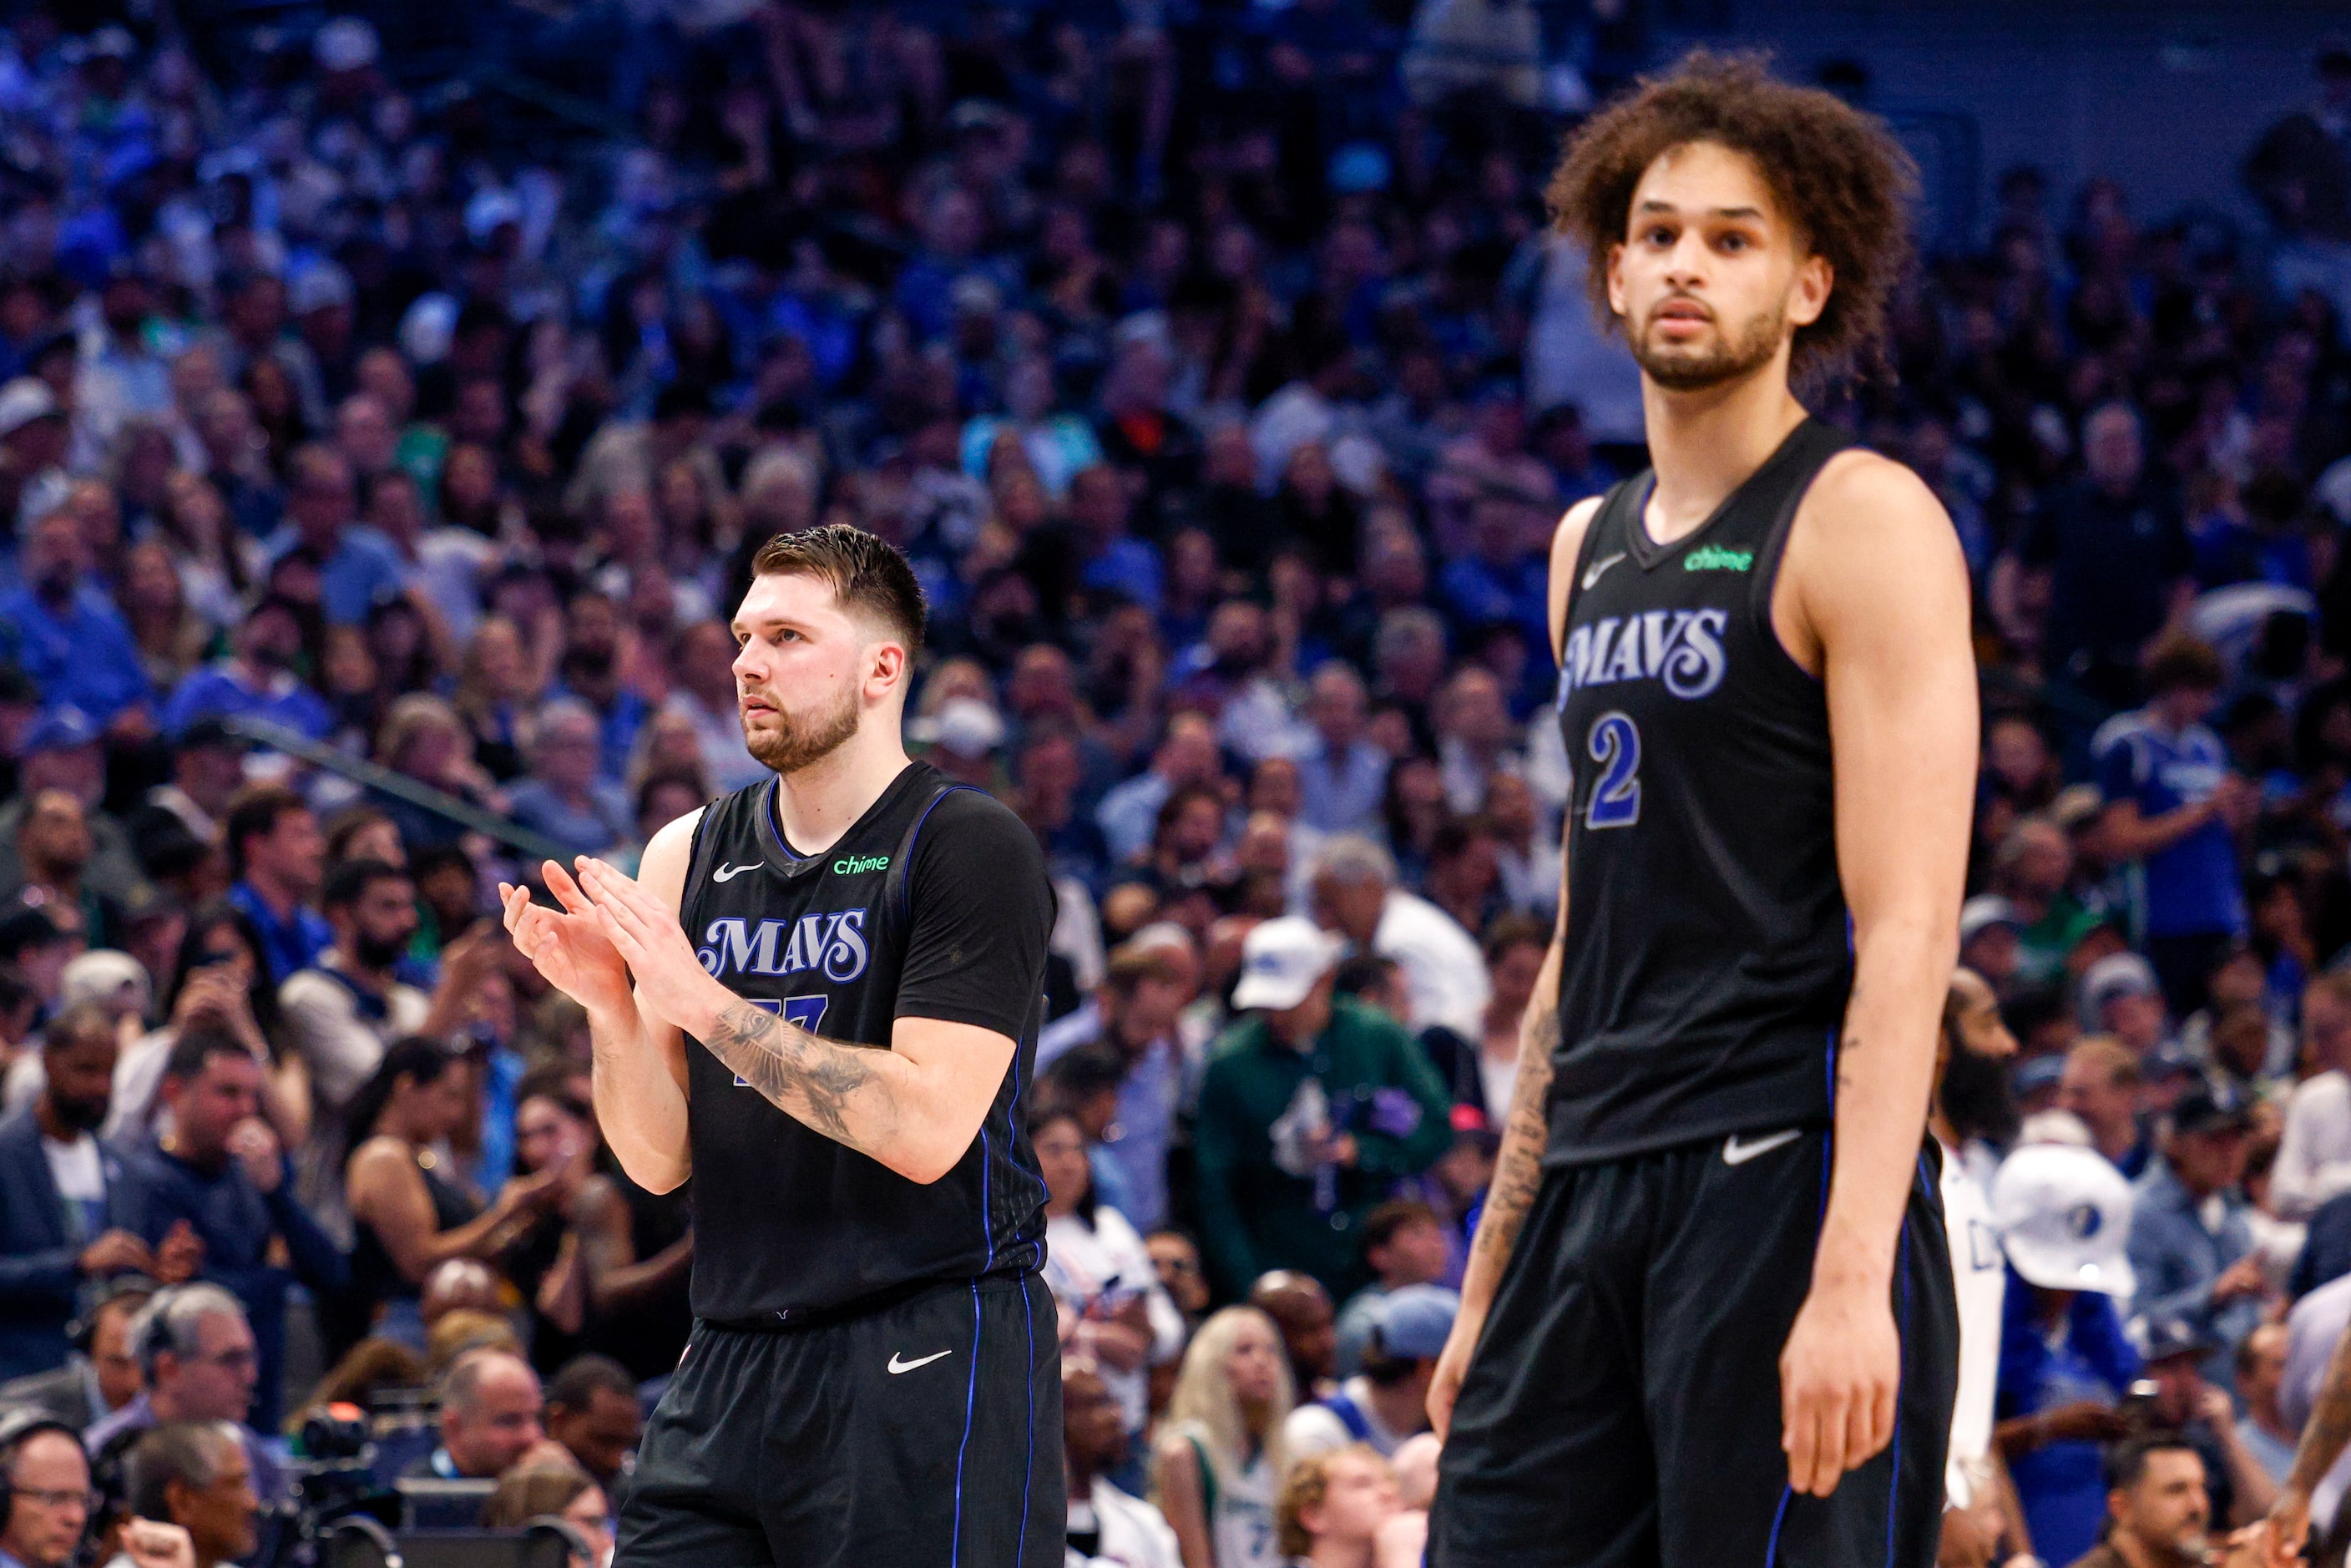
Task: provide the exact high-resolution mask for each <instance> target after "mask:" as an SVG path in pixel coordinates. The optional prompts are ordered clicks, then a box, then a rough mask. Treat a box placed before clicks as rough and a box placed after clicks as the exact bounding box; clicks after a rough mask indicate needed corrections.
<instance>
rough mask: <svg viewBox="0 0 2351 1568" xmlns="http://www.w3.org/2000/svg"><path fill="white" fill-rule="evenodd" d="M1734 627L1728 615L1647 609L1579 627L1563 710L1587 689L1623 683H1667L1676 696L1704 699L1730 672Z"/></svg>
mask: <svg viewBox="0 0 2351 1568" xmlns="http://www.w3.org/2000/svg"><path fill="white" fill-rule="evenodd" d="M1729 624H1730V612H1729V611H1726V610H1647V611H1644V612H1641V613H1640V614H1638V615H1628V616H1617V615H1611V616H1608V617H1606V618H1604V619H1603V620H1599V621H1595V622H1592V623H1591V624H1590V625H1587V626H1578V627H1577V628H1575V630H1574V631H1573V632H1569V633H1568V634H1567V657H1566V658H1565V659H1563V660H1562V661H1561V662H1560V672H1559V703H1560V706H1562V707H1564V706H1566V705H1567V699H1568V696H1569V695H1570V694H1572V693H1574V692H1578V691H1581V690H1583V688H1584V687H1586V686H1604V685H1614V683H1616V682H1619V681H1662V682H1663V683H1664V684H1665V687H1666V690H1667V691H1669V692H1671V693H1672V694H1673V695H1676V696H1677V697H1692V698H1694V697H1702V696H1705V695H1707V694H1708V693H1709V692H1711V691H1713V690H1714V689H1715V688H1716V687H1717V686H1719V685H1722V677H1723V675H1724V674H1725V673H1726V671H1727V669H1728V667H1729V664H1728V660H1727V659H1726V658H1725V656H1724V653H1723V651H1722V633H1723V630H1724V628H1726V627H1727V626H1729Z"/></svg>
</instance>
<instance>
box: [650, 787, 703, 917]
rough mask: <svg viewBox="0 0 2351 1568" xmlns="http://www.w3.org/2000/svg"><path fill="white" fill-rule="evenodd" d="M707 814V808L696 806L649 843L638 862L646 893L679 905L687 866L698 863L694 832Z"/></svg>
mask: <svg viewBox="0 0 2351 1568" xmlns="http://www.w3.org/2000/svg"><path fill="white" fill-rule="evenodd" d="M705 810H707V808H706V807H702V806H696V807H695V809H694V810H691V811H688V812H687V813H686V814H685V815H684V816H683V817H679V818H677V819H675V820H674V821H670V822H668V823H666V824H664V826H663V827H662V828H661V829H660V830H659V831H656V832H655V833H654V834H653V837H652V838H650V839H648V840H646V841H645V852H644V855H643V858H642V859H641V860H639V861H638V862H637V882H638V884H639V885H640V886H642V887H643V888H644V890H645V891H646V892H648V893H652V894H659V895H660V896H661V897H663V898H664V899H666V900H667V901H668V902H669V903H670V904H673V905H674V904H677V903H678V902H679V899H680V897H681V896H682V895H683V894H684V891H685V873H686V868H687V865H688V863H689V862H691V861H692V860H693V859H694V830H695V826H696V825H697V824H699V823H700V822H701V821H702V813H703V812H704V811H705Z"/></svg>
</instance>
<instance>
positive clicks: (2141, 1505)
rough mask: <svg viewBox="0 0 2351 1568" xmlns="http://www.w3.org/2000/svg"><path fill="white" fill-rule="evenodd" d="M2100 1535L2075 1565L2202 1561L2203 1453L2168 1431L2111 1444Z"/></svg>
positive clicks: (2206, 1503) (2208, 1509)
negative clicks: (2112, 1446) (2103, 1525)
mask: <svg viewBox="0 0 2351 1568" xmlns="http://www.w3.org/2000/svg"><path fill="white" fill-rule="evenodd" d="M2205 1479H2206V1476H2205V1469H2204V1459H2203V1457H2202V1456H2201V1455H2200V1454H2199V1453H2198V1452H2197V1451H2196V1449H2195V1448H2193V1447H2191V1446H2190V1445H2189V1444H2188V1443H2186V1442H2184V1441H2182V1440H2181V1439H2180V1438H2179V1437H2178V1436H2177V1435H2176V1434H2173V1433H2169V1432H2150V1433H2147V1435H2145V1436H2143V1437H2131V1438H2127V1439H2126V1440H2125V1441H2123V1442H2120V1443H2117V1444H2116V1445H2115V1448H2114V1451H2113V1452H2112V1453H2111V1454H2110V1455H2108V1456H2107V1458H2106V1464H2105V1483H2106V1497H2105V1529H2104V1531H2103V1532H2102V1535H2103V1538H2102V1539H2101V1540H2100V1541H2099V1542H2098V1543H2097V1545H2095V1547H2093V1548H2091V1549H2090V1550H2089V1551H2088V1552H2085V1554H2084V1555H2083V1556H2082V1558H2081V1560H2080V1562H2079V1563H2078V1564H2077V1565H2076V1568H2189V1565H2192V1564H2195V1563H2203V1562H2206V1561H2207V1560H2208V1558H2209V1554H2210V1539H2209V1536H2208V1534H2207V1530H2208V1527H2209V1526H2210V1523H2211V1520H2212V1505H2211V1502H2210V1499H2209V1498H2208V1497H2207V1496H2206V1493H2205V1489H2204V1483H2205Z"/></svg>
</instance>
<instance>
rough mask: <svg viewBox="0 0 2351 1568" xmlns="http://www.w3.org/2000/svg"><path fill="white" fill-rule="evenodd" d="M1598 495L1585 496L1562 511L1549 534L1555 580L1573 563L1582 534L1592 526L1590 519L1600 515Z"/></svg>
mask: <svg viewBox="0 0 2351 1568" xmlns="http://www.w3.org/2000/svg"><path fill="white" fill-rule="evenodd" d="M1604 499H1605V497H1600V496H1586V497H1584V498H1583V499H1582V500H1581V501H1578V502H1576V503H1575V505H1573V507H1569V508H1568V509H1567V510H1566V511H1565V512H1564V513H1562V515H1561V517H1560V519H1559V527H1558V528H1556V529H1554V530H1553V531H1552V536H1551V574H1552V580H1553V581H1554V582H1556V581H1557V580H1559V578H1560V576H1561V574H1562V573H1563V572H1565V571H1567V570H1569V569H1570V568H1572V567H1573V566H1574V565H1575V558H1576V556H1577V554H1578V553H1580V552H1581V551H1582V550H1583V536H1584V534H1585V533H1586V532H1588V531H1589V530H1590V529H1591V528H1592V519H1593V518H1594V517H1598V516H1599V515H1600V503H1601V502H1602V501H1603V500H1604Z"/></svg>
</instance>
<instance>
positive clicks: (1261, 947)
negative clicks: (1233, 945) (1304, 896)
mask: <svg viewBox="0 0 2351 1568" xmlns="http://www.w3.org/2000/svg"><path fill="white" fill-rule="evenodd" d="M1342 946H1344V944H1343V943H1342V942H1341V941H1340V940H1339V938H1338V937H1336V936H1332V935H1331V934H1330V933H1329V932H1327V931H1324V930H1323V929H1322V927H1321V926H1319V925H1315V924H1314V922H1312V921H1311V920H1309V919H1307V918H1306V917H1305V916H1303V915H1283V916H1282V917H1281V918H1280V919H1279V920H1269V921H1267V922H1265V923H1264V924H1263V925H1259V926H1258V927H1257V928H1256V929H1255V930H1253V931H1251V932H1250V933H1249V935H1248V936H1246V937H1244V938H1243V939H1242V941H1241V979H1240V984H1239V985H1238V986H1235V987H1234V988H1233V1008H1234V1010H1236V1011H1238V1012H1247V1011H1248V1010H1249V1009H1251V1008H1270V1009H1273V1010H1274V1011H1275V1012H1280V1011H1282V1010H1283V1009H1288V1008H1294V1007H1296V1006H1297V1005H1298V1004H1299V1003H1301V1002H1302V1001H1304V1000H1305V999H1306V994H1307V993H1308V992H1309V991H1311V990H1312V989H1313V988H1314V982H1315V981H1317V980H1319V979H1321V978H1322V977H1323V976H1324V975H1325V974H1326V973H1328V972H1329V970H1330V968H1331V966H1332V965H1333V964H1336V963H1337V962H1338V961H1339V952H1340V949H1341V947H1342Z"/></svg>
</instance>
